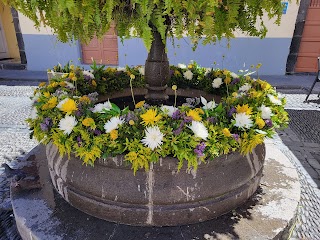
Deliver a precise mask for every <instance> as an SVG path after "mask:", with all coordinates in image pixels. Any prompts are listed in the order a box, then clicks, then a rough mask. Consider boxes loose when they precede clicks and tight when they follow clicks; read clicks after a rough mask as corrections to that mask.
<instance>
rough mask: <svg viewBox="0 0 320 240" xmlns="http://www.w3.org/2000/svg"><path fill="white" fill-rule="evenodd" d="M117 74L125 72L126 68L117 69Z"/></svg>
mask: <svg viewBox="0 0 320 240" xmlns="http://www.w3.org/2000/svg"><path fill="white" fill-rule="evenodd" d="M117 71H118V72H125V71H126V68H125V67H117Z"/></svg>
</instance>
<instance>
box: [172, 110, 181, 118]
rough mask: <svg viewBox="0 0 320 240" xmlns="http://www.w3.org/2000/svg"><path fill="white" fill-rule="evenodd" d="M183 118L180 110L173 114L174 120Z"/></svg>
mask: <svg viewBox="0 0 320 240" xmlns="http://www.w3.org/2000/svg"><path fill="white" fill-rule="evenodd" d="M180 117H181V113H180V110H177V111H175V112H173V114H172V119H175V120H178V119H179V118H180Z"/></svg>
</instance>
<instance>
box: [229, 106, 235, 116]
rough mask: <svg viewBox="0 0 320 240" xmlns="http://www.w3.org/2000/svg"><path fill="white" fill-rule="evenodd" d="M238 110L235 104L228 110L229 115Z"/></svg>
mask: <svg viewBox="0 0 320 240" xmlns="http://www.w3.org/2000/svg"><path fill="white" fill-rule="evenodd" d="M235 112H236V109H235V107H234V106H232V107H231V108H230V110H229V111H228V117H232V115H233V114H234V113H235Z"/></svg>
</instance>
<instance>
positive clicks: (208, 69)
mask: <svg viewBox="0 0 320 240" xmlns="http://www.w3.org/2000/svg"><path fill="white" fill-rule="evenodd" d="M211 70H212V68H206V71H205V73H204V75H205V76H206V75H207V74H208V73H209V72H211Z"/></svg>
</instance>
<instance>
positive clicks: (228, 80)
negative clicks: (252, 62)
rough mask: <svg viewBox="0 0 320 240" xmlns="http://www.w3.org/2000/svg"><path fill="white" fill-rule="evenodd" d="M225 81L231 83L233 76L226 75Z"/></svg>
mask: <svg viewBox="0 0 320 240" xmlns="http://www.w3.org/2000/svg"><path fill="white" fill-rule="evenodd" d="M224 82H225V83H226V84H229V83H230V82H231V78H230V77H229V76H228V77H226V78H225V79H224Z"/></svg>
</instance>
